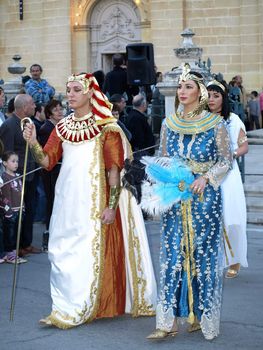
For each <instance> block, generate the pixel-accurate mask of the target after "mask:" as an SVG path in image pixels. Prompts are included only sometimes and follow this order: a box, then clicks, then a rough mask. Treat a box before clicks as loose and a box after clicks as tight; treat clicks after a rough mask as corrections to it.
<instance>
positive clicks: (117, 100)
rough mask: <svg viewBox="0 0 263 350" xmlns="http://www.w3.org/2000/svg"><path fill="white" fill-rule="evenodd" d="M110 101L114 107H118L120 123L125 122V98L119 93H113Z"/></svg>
mask: <svg viewBox="0 0 263 350" xmlns="http://www.w3.org/2000/svg"><path fill="white" fill-rule="evenodd" d="M109 100H110V102H111V103H112V104H113V106H114V107H116V108H118V111H119V120H120V121H121V122H122V123H125V107H126V100H125V98H124V97H123V95H120V94H114V95H112V96H111V97H110V99H109Z"/></svg>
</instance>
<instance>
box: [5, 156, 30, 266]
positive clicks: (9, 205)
mask: <svg viewBox="0 0 263 350" xmlns="http://www.w3.org/2000/svg"><path fill="white" fill-rule="evenodd" d="M2 161H3V165H4V168H5V170H4V172H3V174H2V187H1V193H0V209H1V211H2V213H3V214H2V215H3V236H4V250H5V252H6V257H5V261H6V262H8V263H11V264H14V263H15V260H16V255H17V252H16V238H17V228H18V218H19V208H20V201H21V192H22V181H21V179H19V180H16V177H17V176H18V174H16V170H17V168H18V155H17V154H16V153H15V152H12V151H7V152H5V153H4V154H3V156H2ZM10 180H13V181H11V182H9V183H8V184H6V185H4V184H5V183H6V182H8V181H10ZM17 262H18V264H21V263H25V262H27V260H26V259H23V258H20V257H17Z"/></svg>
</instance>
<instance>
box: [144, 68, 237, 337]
mask: <svg viewBox="0 0 263 350" xmlns="http://www.w3.org/2000/svg"><path fill="white" fill-rule="evenodd" d="M207 99H208V93H207V90H206V88H205V86H204V82H203V79H202V76H201V75H200V74H198V73H195V72H193V71H191V70H190V66H189V65H188V64H184V65H183V67H182V75H181V76H180V80H179V86H178V89H177V93H176V110H177V108H178V105H179V103H180V104H181V106H182V107H183V111H182V113H181V114H179V113H176V114H175V115H171V116H169V117H166V119H165V121H164V123H163V126H162V130H161V148H160V153H161V154H160V155H161V156H162V157H169V158H170V157H171V158H175V157H176V158H178V159H179V160H180V161H181V162H183V163H184V164H185V165H186V166H187V167H189V168H190V169H191V172H192V176H194V181H193V182H192V183H191V185H190V189H191V191H192V198H191V199H189V200H181V201H180V202H178V203H177V204H175V205H173V206H172V207H171V208H170V209H169V210H167V211H166V212H164V214H163V215H162V230H161V251H160V276H161V277H160V292H159V298H158V303H157V309H156V330H155V331H154V332H153V333H152V334H150V335H149V336H148V339H162V338H165V337H167V336H169V335H172V336H174V335H175V334H176V333H177V332H178V326H177V320H178V319H182V320H187V321H188V322H189V323H190V327H189V329H188V331H189V332H193V331H195V330H199V329H201V330H202V332H203V334H204V337H205V338H206V339H209V340H211V339H213V338H214V337H216V336H217V335H218V334H219V323H220V307H221V293H222V259H223V249H222V243H223V239H222V238H223V227H222V204H221V191H220V183H221V182H222V180H223V178H224V177H225V175H226V174H227V172H228V170H229V168H230V165H231V153H230V145H229V138H228V134H227V131H226V128H225V125H224V123H223V122H222V117H220V116H218V115H215V114H212V113H210V112H208V111H206V110H205V106H206V103H207ZM163 159H164V158H163ZM164 161H165V160H164ZM146 172H147V168H146ZM178 187H179V189H180V190H181V191H184V190H185V187H186V183H185V182H184V179H182V180H181V181H180V183H179V185H178ZM167 195H168V194H167Z"/></svg>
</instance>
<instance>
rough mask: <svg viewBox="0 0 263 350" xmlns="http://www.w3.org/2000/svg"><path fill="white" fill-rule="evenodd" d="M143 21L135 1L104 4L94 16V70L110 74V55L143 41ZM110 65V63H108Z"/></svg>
mask: <svg viewBox="0 0 263 350" xmlns="http://www.w3.org/2000/svg"><path fill="white" fill-rule="evenodd" d="M140 26H141V19H140V13H139V9H138V7H137V6H136V5H135V4H134V2H133V1H132V0H122V1H120V0H101V1H99V2H98V3H97V4H96V5H95V6H94V7H93V10H92V12H91V14H90V34H91V65H92V67H91V69H92V70H93V71H95V70H98V69H104V70H105V71H107V70H109V68H110V67H109V62H110V55H112V54H114V53H125V52H126V46H127V45H128V44H132V43H137V42H140V41H141V28H140ZM107 62H108V63H107Z"/></svg>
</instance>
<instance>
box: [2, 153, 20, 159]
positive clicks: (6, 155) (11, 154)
mask: <svg viewBox="0 0 263 350" xmlns="http://www.w3.org/2000/svg"><path fill="white" fill-rule="evenodd" d="M11 156H18V154H17V153H16V152H14V151H6V152H4V153H3V155H2V161H3V162H7V161H8V159H9V158H10V157H11Z"/></svg>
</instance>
